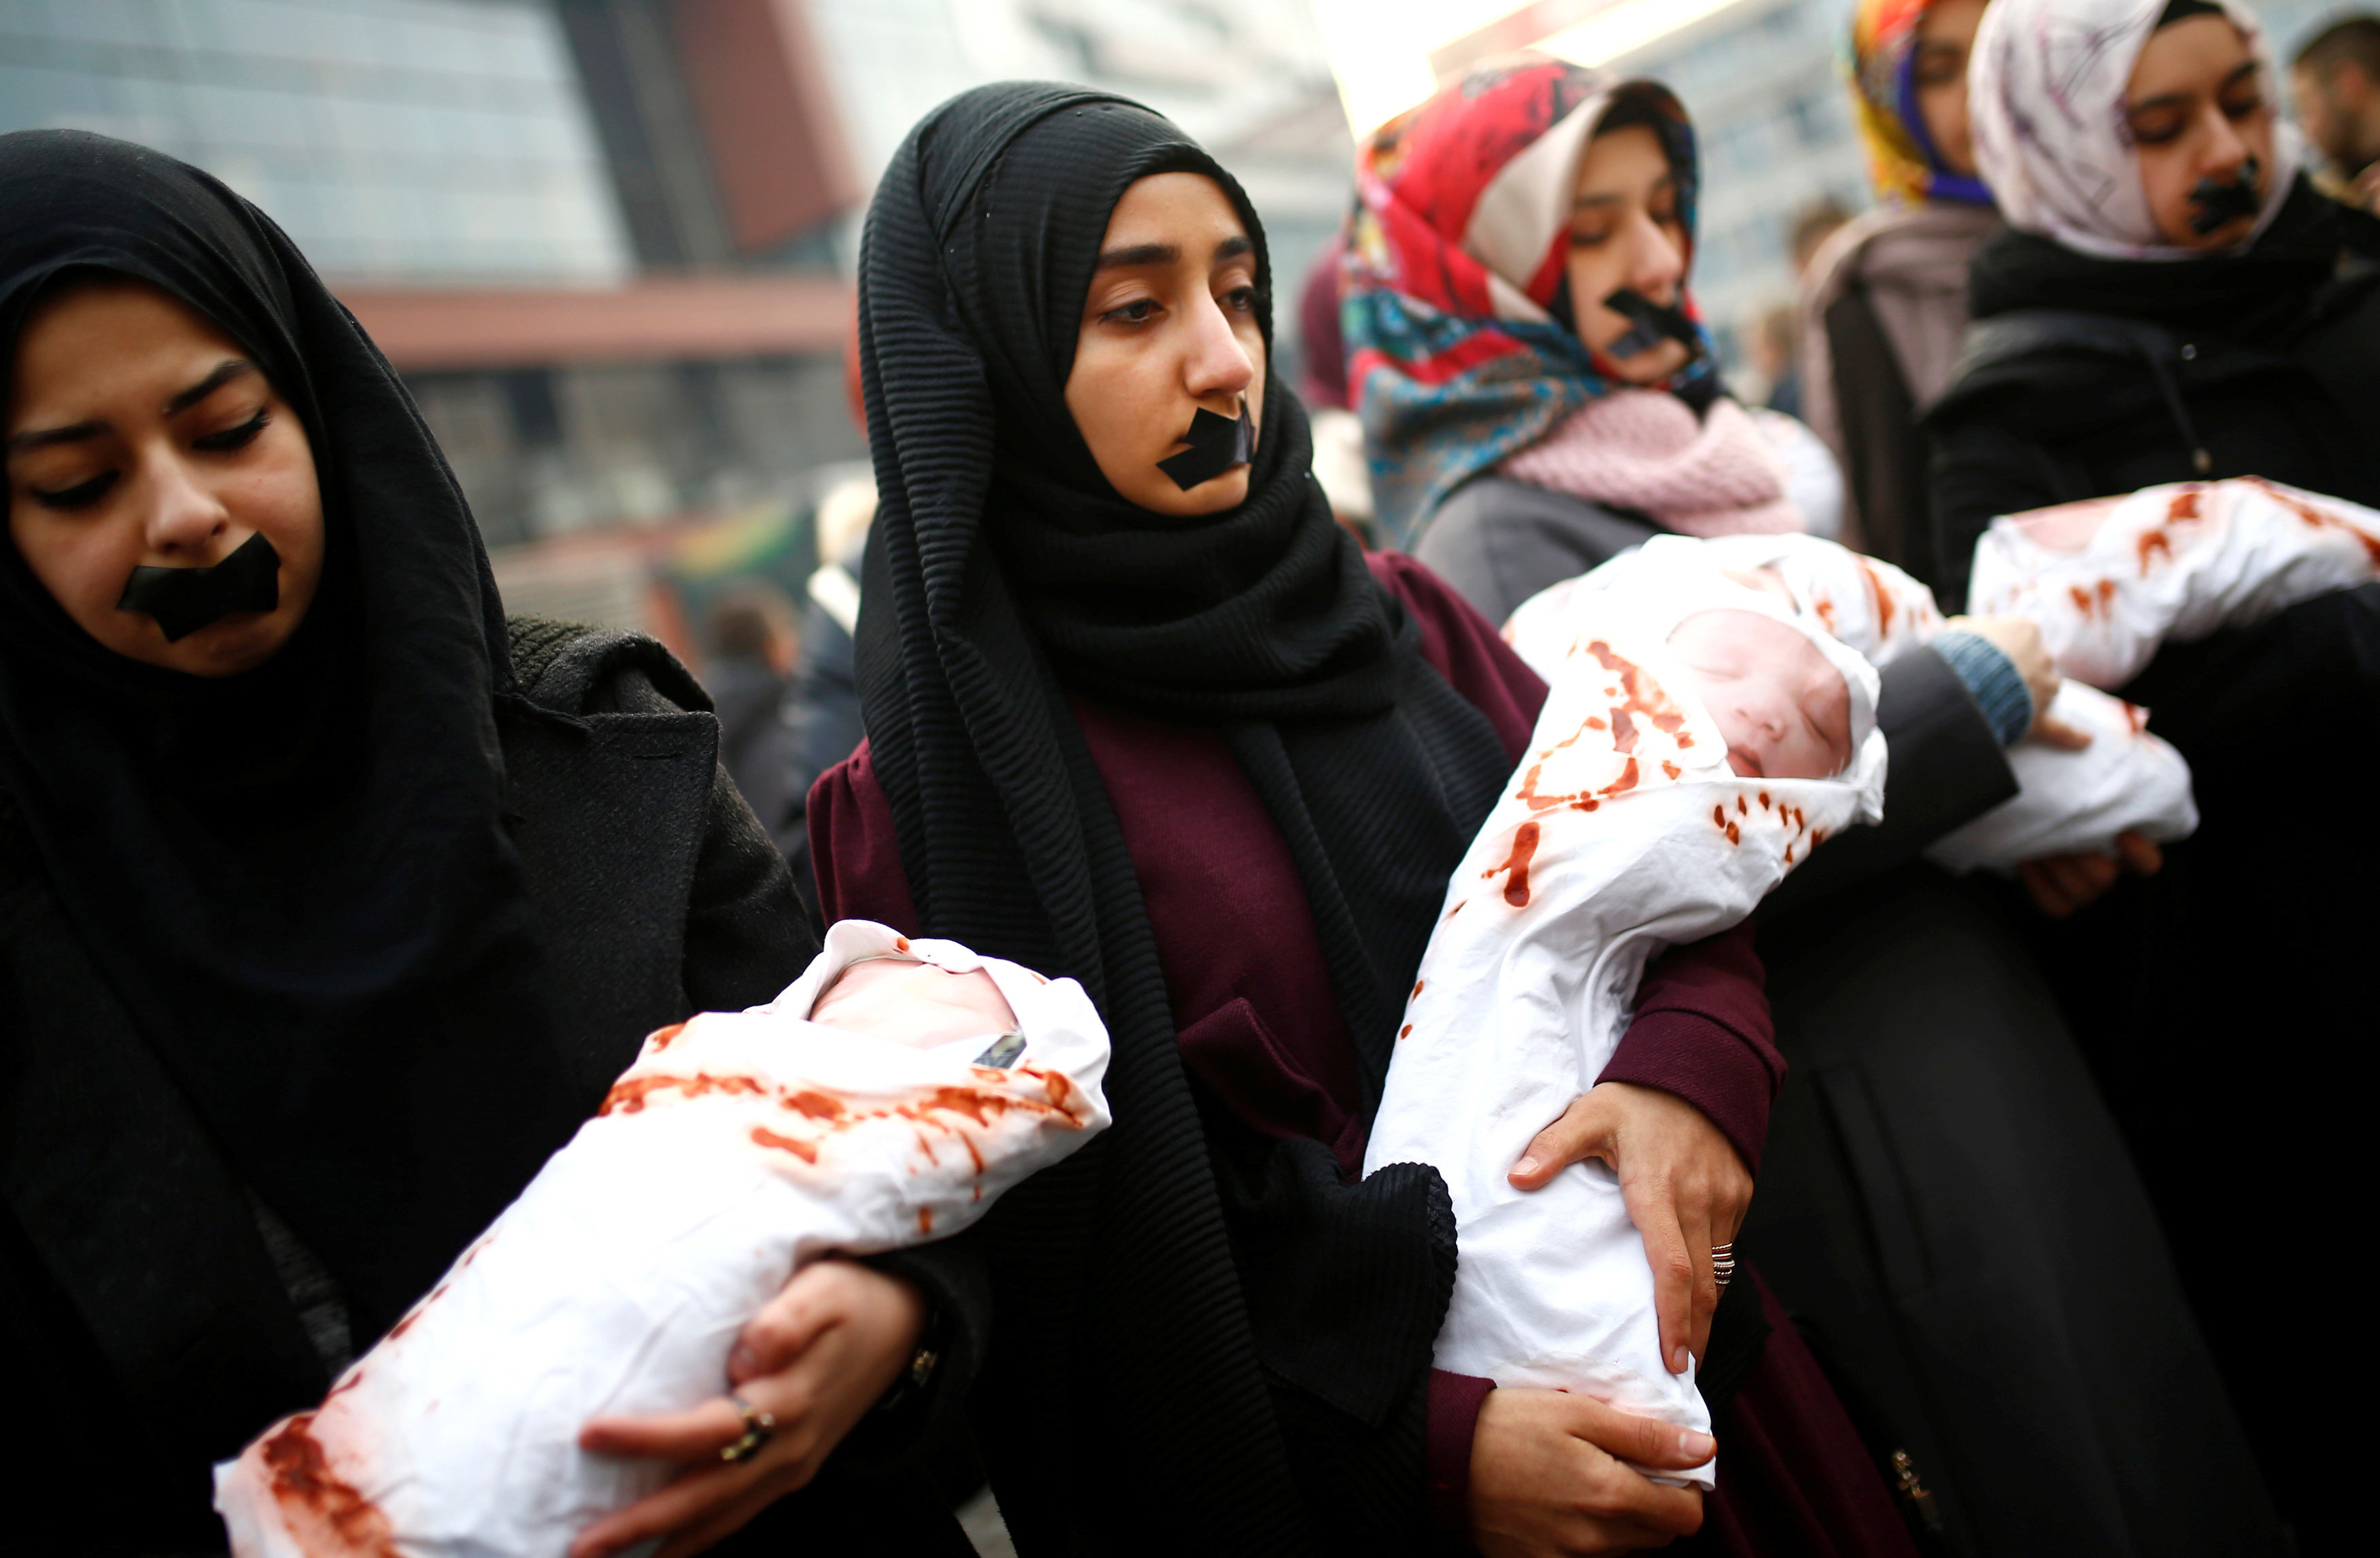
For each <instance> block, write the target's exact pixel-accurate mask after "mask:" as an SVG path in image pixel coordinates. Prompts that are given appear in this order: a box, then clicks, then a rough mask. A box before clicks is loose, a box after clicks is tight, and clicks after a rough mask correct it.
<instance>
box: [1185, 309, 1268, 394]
mask: <svg viewBox="0 0 2380 1558" xmlns="http://www.w3.org/2000/svg"><path fill="white" fill-rule="evenodd" d="M1188 352H1189V355H1188V359H1187V360H1186V361H1184V364H1183V387H1184V388H1185V389H1187V390H1188V391H1189V392H1190V394H1191V396H1192V397H1193V398H1194V399H1198V400H1211V399H1215V398H1217V397H1219V396H1234V397H1236V396H1240V395H1242V394H1243V393H1245V391H1246V389H1247V387H1248V386H1249V385H1250V384H1252V383H1255V382H1256V376H1257V367H1256V363H1255V361H1254V360H1253V359H1250V357H1249V356H1248V348H1247V347H1245V345H1244V344H1242V342H1241V340H1240V337H1239V335H1238V333H1237V332H1235V331H1233V328H1232V322H1231V318H1230V316H1228V315H1227V314H1225V313H1224V312H1223V310H1222V307H1221V305H1220V304H1218V303H1216V302H1215V301H1214V300H1213V299H1212V298H1209V299H1208V300H1207V301H1206V303H1205V304H1204V305H1203V306H1197V307H1194V308H1192V309H1191V310H1190V344H1189V348H1188Z"/></svg>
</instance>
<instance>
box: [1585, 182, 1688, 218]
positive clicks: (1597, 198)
mask: <svg viewBox="0 0 2380 1558" xmlns="http://www.w3.org/2000/svg"><path fill="white" fill-rule="evenodd" d="M1677 187H1678V177H1677V175H1675V174H1672V173H1665V174H1663V175H1662V176H1660V177H1658V178H1657V179H1655V180H1654V181H1653V188H1652V189H1651V190H1649V191H1648V192H1647V194H1648V198H1649V197H1650V196H1654V195H1659V194H1663V193H1665V192H1667V191H1670V190H1673V189H1676V188H1677ZM1627 198H1628V197H1627V196H1626V195H1624V194H1609V195H1581V196H1580V197H1579V198H1578V199H1576V200H1574V201H1571V204H1570V208H1571V209H1572V210H1573V211H1585V210H1586V209H1587V208H1588V207H1589V206H1595V207H1598V208H1599V207H1603V206H1611V205H1618V204H1620V203H1621V201H1625V200H1627Z"/></svg>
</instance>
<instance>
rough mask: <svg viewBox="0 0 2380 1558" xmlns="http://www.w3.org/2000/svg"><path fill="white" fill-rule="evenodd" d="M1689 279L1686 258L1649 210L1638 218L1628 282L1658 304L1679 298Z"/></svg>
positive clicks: (1641, 213) (1630, 258)
mask: <svg viewBox="0 0 2380 1558" xmlns="http://www.w3.org/2000/svg"><path fill="white" fill-rule="evenodd" d="M1685 279H1686V257H1685V256H1684V255H1683V254H1682V253H1680V252H1679V251H1678V246H1677V244H1676V243H1674V242H1672V241H1671V239H1670V235H1669V233H1668V231H1667V230H1666V229H1664V228H1663V227H1662V225H1660V224H1659V223H1658V222H1656V221H1654V220H1653V218H1652V216H1651V214H1650V213H1644V212H1640V213H1637V217H1636V243H1635V247H1634V250H1633V252H1632V253H1631V254H1630V256H1629V267H1628V285H1629V286H1633V287H1634V288H1635V289H1636V290H1637V291H1639V292H1641V293H1643V294H1644V295H1645V297H1647V298H1652V299H1653V300H1654V301H1656V302H1658V303H1664V304H1667V303H1672V302H1675V301H1676V300H1677V296H1678V287H1679V285H1680V284H1681V283H1682V282H1683V281H1684V280H1685Z"/></svg>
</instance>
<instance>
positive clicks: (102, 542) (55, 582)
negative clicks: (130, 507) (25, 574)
mask: <svg viewBox="0 0 2380 1558" xmlns="http://www.w3.org/2000/svg"><path fill="white" fill-rule="evenodd" d="M8 534H9V539H10V540H11V541H13V542H15V543H16V547H17V554H18V556H20V557H22V558H24V559H25V566H27V567H28V568H30V569H31V570H32V574H33V577H34V578H37V579H39V580H40V581H41V583H42V588H43V589H44V590H48V591H49V592H50V597H51V599H53V600H55V601H56V602H57V603H58V604H59V605H60V606H62V607H64V608H65V610H66V614H67V615H68V616H70V617H72V618H74V620H75V621H76V622H77V623H79V624H80V625H81V626H82V627H85V628H86V629H89V630H91V631H93V632H97V631H98V629H99V627H100V626H101V625H103V624H104V623H105V622H106V621H107V620H108V618H109V617H111V616H112V615H114V614H115V602H116V599H117V597H119V596H121V595H122V594H123V593H124V581H125V580H126V579H128V578H131V577H132V569H133V567H134V566H136V565H137V564H139V562H140V557H141V552H142V546H141V541H140V527H139V526H138V525H137V524H136V523H134V522H133V521H132V520H130V519H129V518H128V517H123V516H121V515H119V514H116V513H114V512H108V513H103V514H101V515H97V516H93V515H91V514H88V513H85V514H79V515H75V516H73V517H71V518H69V517H65V516H53V515H50V514H46V513H42V512H41V511H40V510H35V509H30V505H23V504H12V505H10V511H9V516H8Z"/></svg>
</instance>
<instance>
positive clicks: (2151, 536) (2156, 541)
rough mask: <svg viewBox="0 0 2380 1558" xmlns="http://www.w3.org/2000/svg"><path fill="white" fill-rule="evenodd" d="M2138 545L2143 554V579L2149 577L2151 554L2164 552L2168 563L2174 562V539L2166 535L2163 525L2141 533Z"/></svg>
mask: <svg viewBox="0 0 2380 1558" xmlns="http://www.w3.org/2000/svg"><path fill="white" fill-rule="evenodd" d="M2175 501H2177V502H2179V501H2180V500H2179V499H2177V500H2175ZM2138 544H2139V548H2140V554H2141V577H2142V578H2148V577H2149V564H2150V561H2151V558H2150V554H2151V553H2155V552H2162V553H2164V554H2165V558H2166V561H2167V562H2168V563H2170V562H2172V561H2173V538H2172V537H2170V536H2168V535H2167V534H2166V533H2165V527H2164V526H2162V525H2160V526H2158V527H2157V528H2156V529H2153V530H2143V531H2142V532H2141V539H2140V542H2139V543H2138Z"/></svg>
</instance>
